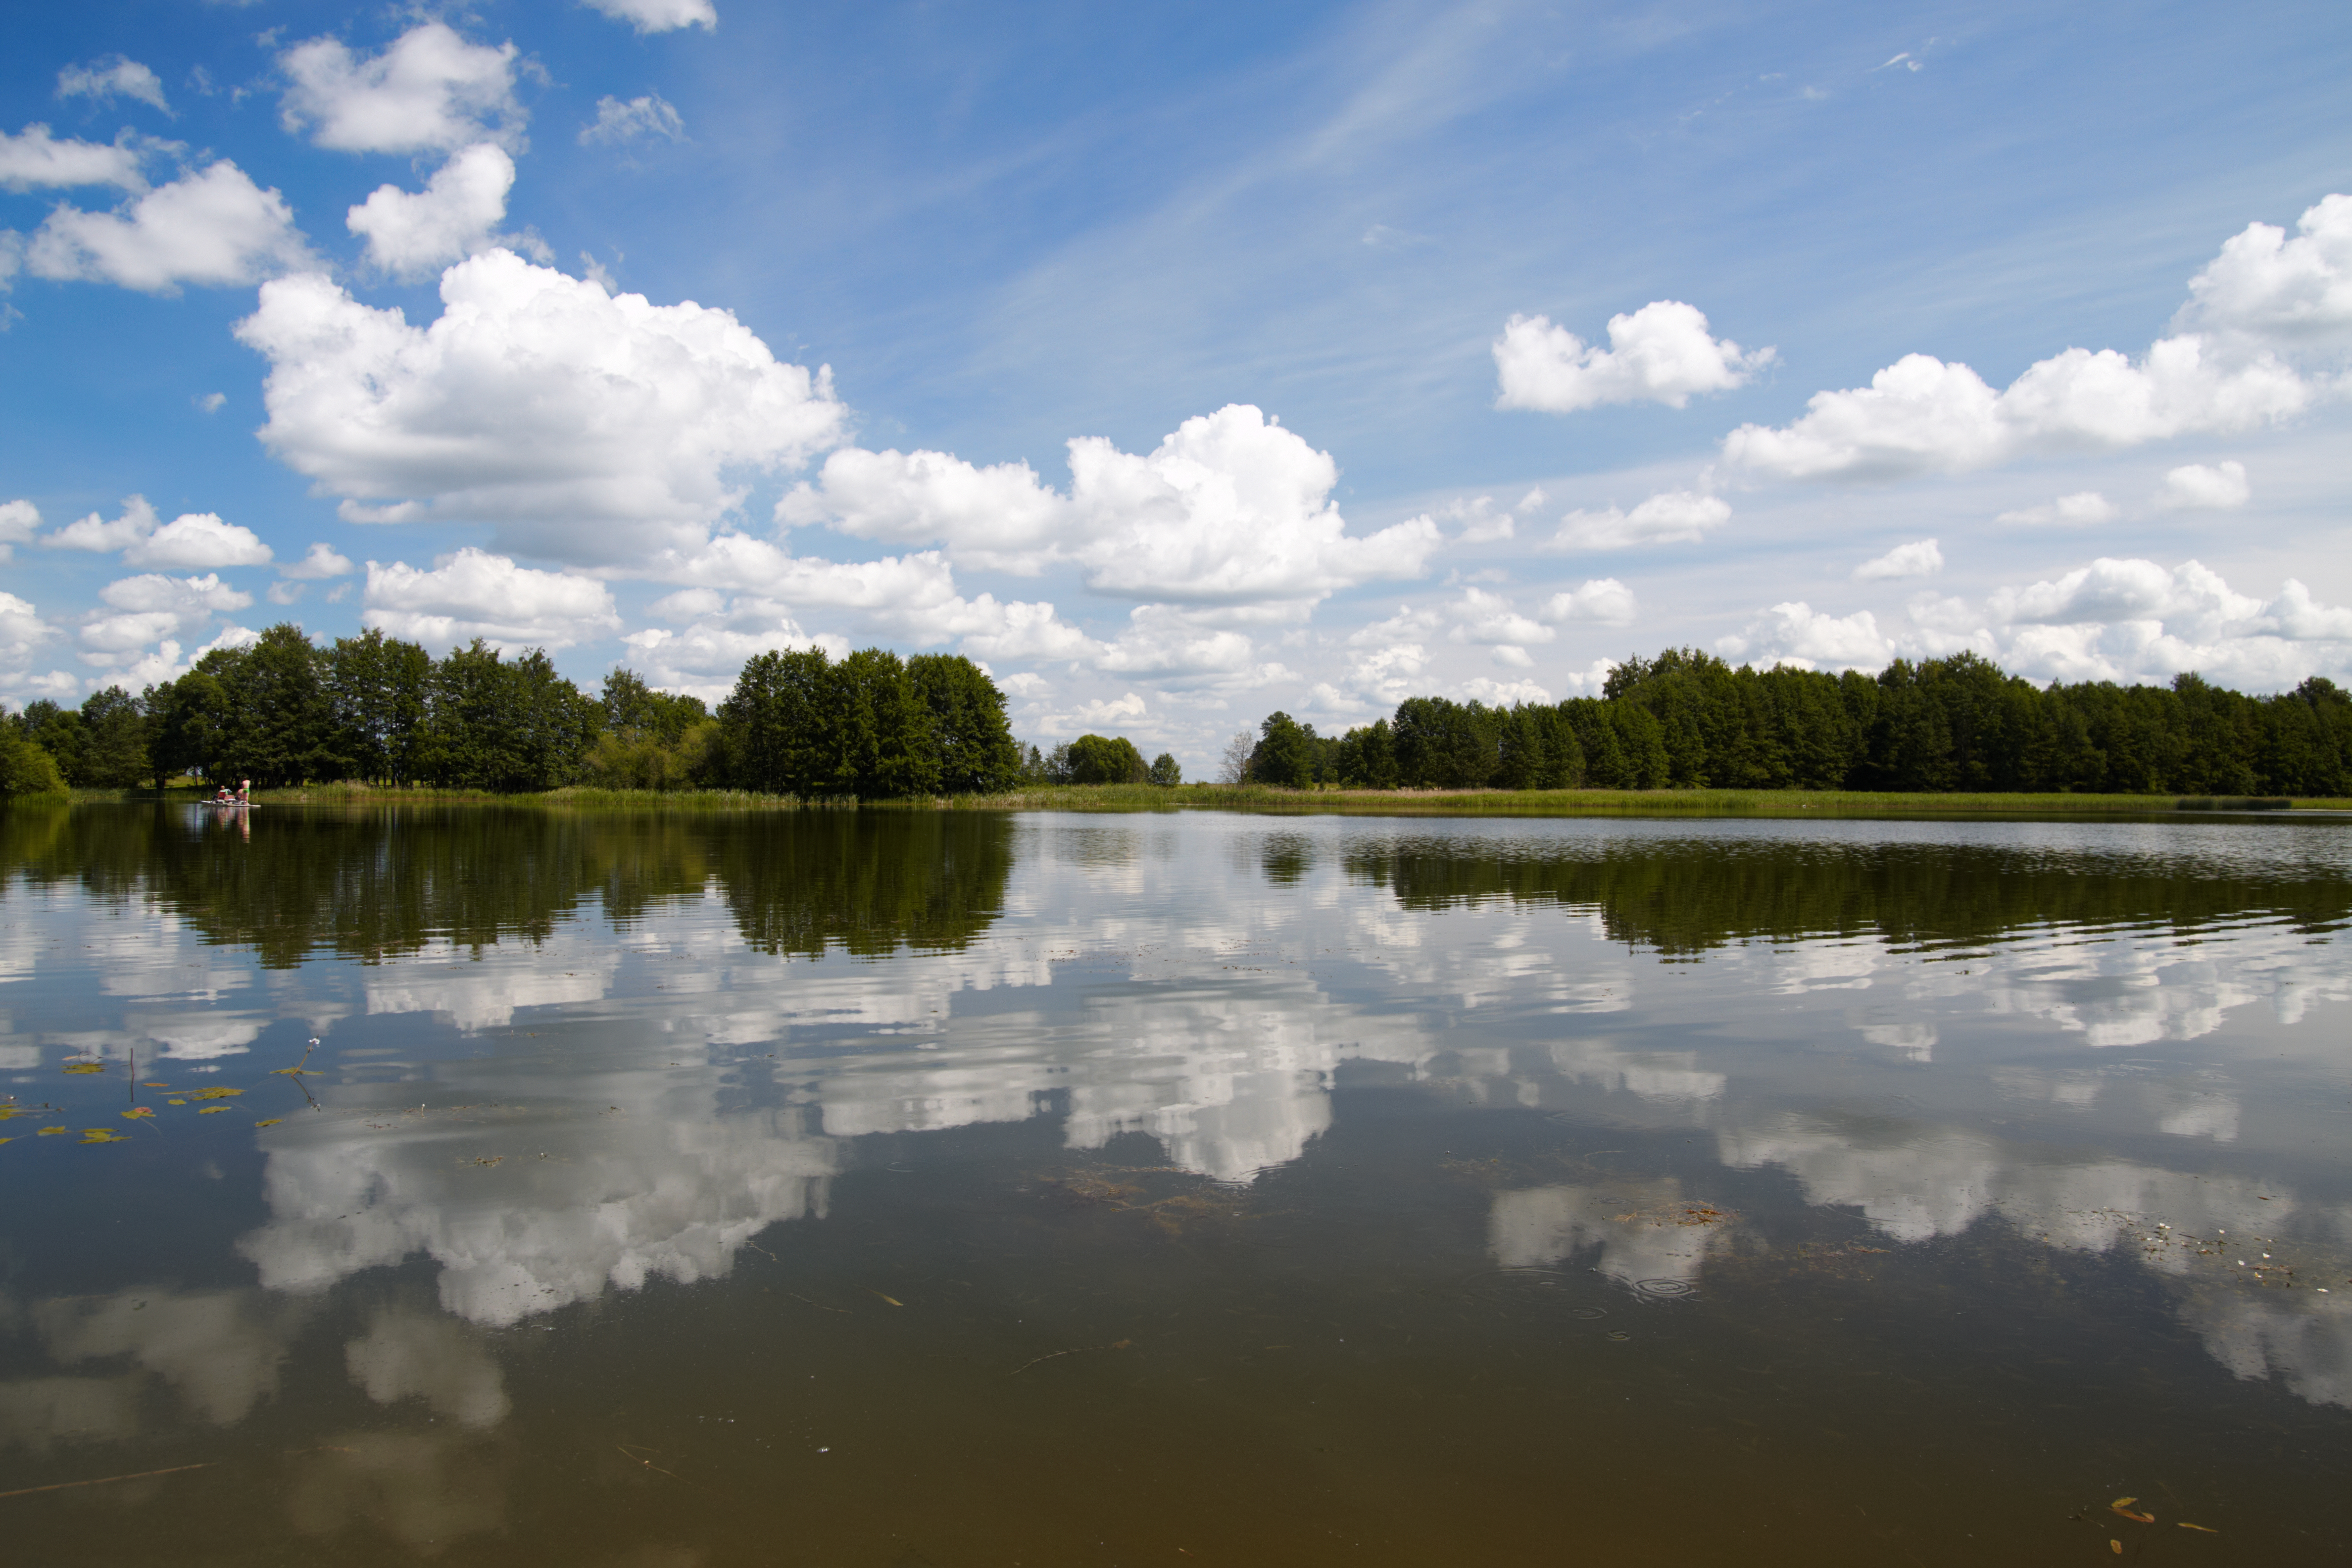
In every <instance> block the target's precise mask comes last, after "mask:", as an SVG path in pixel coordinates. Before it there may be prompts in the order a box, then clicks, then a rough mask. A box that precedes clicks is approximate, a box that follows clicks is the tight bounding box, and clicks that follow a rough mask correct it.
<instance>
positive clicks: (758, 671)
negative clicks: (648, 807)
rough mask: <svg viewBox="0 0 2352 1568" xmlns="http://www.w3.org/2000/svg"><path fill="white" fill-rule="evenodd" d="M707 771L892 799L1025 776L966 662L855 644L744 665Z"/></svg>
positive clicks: (1000, 719)
mask: <svg viewBox="0 0 2352 1568" xmlns="http://www.w3.org/2000/svg"><path fill="white" fill-rule="evenodd" d="M1121 743H1122V744H1124V743H1125V742H1121ZM1128 751H1129V754H1130V755H1132V754H1133V752H1134V747H1132V746H1129V747H1128ZM1033 757H1034V749H1033ZM1034 765H1036V766H1038V767H1041V768H1045V767H1049V766H1050V764H1049V763H1046V762H1045V760H1044V759H1034ZM1141 766H1142V764H1141V763H1140V761H1138V763H1137V769H1138V772H1139V773H1140V770H1141ZM706 771H707V772H708V773H709V776H710V777H711V779H712V780H713V782H719V783H724V784H731V785H733V786H734V787H736V788H738V789H753V790H767V791H772V792H774V793H777V794H782V795H801V796H803V797H805V798H809V799H814V800H823V799H838V798H845V797H856V798H858V799H863V800H891V799H901V798H905V797H908V796H913V795H940V794H948V795H969V794H973V793H977V792H987V791H992V790H1000V789H1008V788H1010V787H1012V786H1013V784H1017V783H1019V782H1020V780H1021V778H1022V776H1023V774H1024V773H1025V772H1026V771H1028V770H1027V767H1026V766H1025V765H1024V758H1023V756H1022V753H1021V749H1020V747H1019V746H1017V745H1016V744H1014V742H1013V731H1012V730H1011V729H1010V728H1009V727H1008V726H1007V725H1006V723H1005V719H1004V698H1003V693H1002V692H1000V691H998V690H997V689H996V683H995V682H994V681H992V680H990V679H988V676H987V673H986V672H985V671H983V670H982V669H981V668H980V667H979V666H978V665H976V664H973V663H972V662H971V660H970V659H967V658H954V657H950V656H947V655H937V654H934V655H919V656H917V657H916V658H911V659H901V658H899V657H898V655H897V654H895V653H890V652H887V650H885V649H882V648H866V649H865V650H863V651H862V652H858V653H853V654H851V655H850V656H849V657H848V658H845V659H843V660H842V661H841V662H840V663H838V664H835V663H834V662H833V661H832V660H830V659H829V658H826V657H825V654H824V650H823V649H822V648H810V649H806V650H803V651H796V652H785V653H763V654H759V655H756V656H755V657H753V658H752V659H751V661H750V662H749V663H747V664H746V665H745V666H744V667H743V673H742V676H741V678H740V679H738V680H737V681H736V683H735V689H734V691H733V693H732V694H731V695H730V696H729V697H728V699H727V700H726V701H725V702H722V703H721V704H719V730H718V735H717V739H716V743H715V746H714V748H713V751H712V753H711V762H710V763H709V766H708V768H707V770H706Z"/></svg>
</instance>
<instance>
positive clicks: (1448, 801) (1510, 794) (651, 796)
mask: <svg viewBox="0 0 2352 1568" xmlns="http://www.w3.org/2000/svg"><path fill="white" fill-rule="evenodd" d="M208 795H209V792H208V791H205V790H203V789H198V788H187V789H171V790H166V791H164V792H163V794H162V795H160V796H159V795H157V794H156V793H155V792H154V791H152V790H77V791H75V792H74V795H73V798H74V799H75V800H77V801H93V802H95V801H110V802H133V801H155V800H158V799H161V800H163V801H166V802H180V803H190V804H193V803H195V802H198V801H201V800H204V799H205V798H207V796H208ZM254 798H255V800H256V801H257V802H258V803H260V804H263V805H502V806H509V807H512V806H522V807H542V808H543V807H550V806H563V807H573V808H583V809H593V810H624V811H648V810H650V811H666V812H675V811H687V812H733V811H797V810H802V809H807V810H830V811H841V810H856V809H859V808H860V805H861V803H859V802H856V801H809V802H803V801H801V800H798V799H796V798H794V797H793V796H791V795H758V794H753V793H751V792H750V791H746V790H672V791H658V790H616V789H597V788H592V787H588V786H584V785H580V786H573V787H570V788H566V789H558V790H549V791H547V792H545V793H543V794H535V795H491V794H488V793H486V792H483V791H478V790H455V789H433V788H425V787H413V788H398V787H394V788H385V787H381V786H376V785H371V784H310V785H305V786H302V787H300V788H289V789H274V790H258V791H256V792H255V795H254ZM862 805H863V808H864V809H866V810H884V811H937V810H949V811H1116V812H1138V811H1184V810H1192V811H1202V810H1210V811H1253V812H1266V813H1272V814H1291V815H1298V816H1332V815H1348V816H1792V817H1794V816H1816V817H1818V816H1943V815H1976V816H2099V815H2105V816H2119V815H2125V816H2147V815H2148V814H2150V813H2173V812H2180V813H2197V812H2214V811H2225V812H2238V811H2279V812H2284V811H2290V810H2293V811H2315V810H2324V811H2345V810H2352V800H2294V801H2286V800H2283V799H2280V798H2277V797H2248V796H2189V797H2182V796H2178V795H1973V794H1959V795H1924V794H1922V795H1912V794H1903V793H1897V792H1892V791H1886V792H1864V791H1847V790H1607V789H1570V790H1458V791H1441V790H1350V789H1332V788H1325V789H1319V790H1292V789H1276V788H1272V787H1269V786H1266V785H1263V784H1240V785H1233V784H1187V785H1183V786H1181V787H1179V788H1175V789H1161V788H1158V787H1156V786H1154V785H1151V784H1043V785H1037V786H1034V787H1031V788H1024V789H1018V790H1011V791H1007V792H1005V793H1003V794H1001V795H956V796H950V797H942V798H938V799H916V800H886V801H867V802H864V803H862Z"/></svg>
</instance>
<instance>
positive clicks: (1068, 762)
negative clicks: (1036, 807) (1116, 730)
mask: <svg viewBox="0 0 2352 1568" xmlns="http://www.w3.org/2000/svg"><path fill="white" fill-rule="evenodd" d="M1063 768H1064V771H1065V772H1066V774H1067V775H1068V776H1067V777H1066V778H1065V779H1063V780H1062V781H1060V782H1062V783H1066V784H1142V783H1143V782H1145V781H1146V780H1147V779H1149V778H1150V776H1151V770H1150V768H1149V767H1147V766H1145V765H1144V762H1143V753H1142V752H1139V751H1137V750H1136V749H1135V742H1132V741H1130V740H1129V739H1128V738H1127V737H1126V736H1124V735H1119V736H1116V737H1108V738H1107V737H1105V736H1101V735H1081V736H1079V737H1078V738H1077V739H1076V740H1075V741H1072V742H1070V744H1069V747H1068V750H1067V752H1066V758H1065V761H1064V763H1063Z"/></svg>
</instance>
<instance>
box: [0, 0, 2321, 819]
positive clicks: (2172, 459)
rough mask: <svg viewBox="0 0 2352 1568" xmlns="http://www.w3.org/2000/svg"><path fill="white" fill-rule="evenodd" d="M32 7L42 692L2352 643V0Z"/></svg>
mask: <svg viewBox="0 0 2352 1568" xmlns="http://www.w3.org/2000/svg"><path fill="white" fill-rule="evenodd" d="M10 37H11V40H12V42H11V47H10V48H9V49H8V50H7V51H6V52H5V57H0V324H5V331H0V366H5V370H0V700H4V701H5V702H7V703H9V704H10V705H12V706H15V705H21V704H22V703H24V702H26V701H28V700H36V699H38V698H43V697H47V698H52V699H55V700H60V701H67V702H79V700H81V699H82V698H84V697H85V696H87V695H88V694H89V693H90V692H91V691H94V690H97V689H103V688H104V687H106V686H109V685H122V686H125V687H127V688H129V689H132V690H134V691H135V690H136V689H139V688H141V687H142V686H144V685H146V684H148V683H150V682H154V681H160V680H164V679H171V678H172V677H173V676H175V675H176V674H178V673H179V672H181V671H183V670H184V669H185V668H188V666H189V665H190V663H191V662H193V661H194V659H196V658H200V657H202V655H203V653H204V652H205V650H206V649H208V648H212V647H223V646H233V645H236V644H237V643H240V642H243V641H246V640H248V639H250V638H251V637H254V636H255V635H257V632H258V631H259V630H260V629H261V628H263V627H265V626H270V625H272V624H275V623H276V622H278V621H283V620H292V621H296V622H299V624H300V625H301V626H303V627H304V628H305V629H306V630H307V631H309V632H310V633H311V634H312V635H313V636H314V637H347V636H351V635H352V634H354V633H356V632H357V631H359V630H361V629H362V627H365V626H377V627H381V628H383V630H384V631H385V632H386V633H388V634H391V635H396V636H400V637H409V638H413V639H415V640H418V641H421V642H423V643H425V645H426V646H427V647H430V648H431V649H432V650H433V651H434V652H436V654H437V653H440V652H444V651H446V649H447V648H448V647H452V646H455V645H457V644H459V643H462V642H464V641H467V640H469V639H471V638H474V637H483V638H487V639H488V640H489V641H491V642H493V643H495V644H498V645H499V646H500V647H506V648H509V649H515V650H520V649H523V648H527V647H545V648H547V649H548V650H549V651H550V653H551V655H552V656H553V658H555V660H556V662H557V664H558V666H559V668H562V669H563V670H564V671H565V672H566V673H568V674H570V675H572V677H573V678H574V679H579V680H580V681H582V682H583V684H584V685H588V686H590V687H592V688H593V685H594V684H595V683H596V682H597V681H598V680H599V679H601V678H602V676H603V675H604V672H605V671H607V670H609V669H611V668H614V666H615V665H626V666H628V667H630V668H635V669H637V670H639V671H640V672H642V673H643V674H644V675H646V678H647V679H651V680H653V681H655V682H656V683H657V684H660V685H664V686H667V687H670V688H673V689H685V690H691V691H694V692H696V693H698V694H699V695H701V696H703V697H704V698H706V699H708V700H718V699H719V698H721V697H723V696H724V695H725V693H726V691H727V690H728V689H729V688H730V686H731V685H732V683H733V680H734V678H735V675H736V672H737V671H738V670H739V669H740V668H741V665H742V663H743V661H744V659H745V658H748V657H750V656H751V654H753V653H756V652H759V651H761V650H762V649H766V648H772V647H808V646H811V645H815V646H821V647H826V648H828V649H829V650H831V651H833V652H835V653H841V652H845V651H847V650H849V649H851V648H856V647H869V646H875V645H880V646H884V647H893V648H896V649H898V650H899V651H901V652H903V653H914V652H919V651H946V652H954V653H962V654H966V655H969V656H970V657H971V658H975V659H977V660H979V661H980V662H982V664H983V665H985V666H986V667H987V668H988V669H989V670H990V671H991V672H992V674H993V675H994V676H995V677H996V679H998V681H999V683H1000V684H1001V685H1002V686H1003V687H1004V689H1006V691H1007V693H1008V696H1009V700H1010V703H1011V710H1012V715H1013V724H1014V728H1015V730H1016V731H1017V732H1018V733H1019V734H1020V735H1021V736H1022V737H1023V738H1024V740H1030V741H1034V742H1039V743H1041V744H1045V745H1051V744H1052V743H1054V742H1056V741H1059V740H1065V739H1068V738H1071V737H1073V736H1076V735H1077V734H1079V733H1082V732H1085V731H1097V732H1102V733H1116V734H1124V735H1127V736H1129V738H1131V739H1133V740H1134V741H1135V742H1137V743H1138V745H1139V746H1140V747H1142V748H1143V749H1144V751H1145V752H1146V754H1150V753H1152V752H1158V751H1160V750H1167V751H1170V752H1173V753H1174V754H1175V755H1176V756H1177V757H1178V759H1179V760H1180V761H1181V762H1182V763H1183V764H1184V766H1185V768H1186V770H1187V773H1188V774H1191V775H1192V776H1201V775H1202V774H1204V773H1207V772H1209V771H1211V770H1212V769H1213V765H1214V761H1215V759H1216V757H1217V756H1218V754H1219V752H1221V751H1222V749H1223V744H1224V742H1225V741H1226V740H1227V739H1228V738H1229V737H1231V736H1232V735H1233V734H1234V732H1235V731H1237V730H1240V729H1244V728H1252V729H1254V728H1255V726H1256V724H1257V723H1258V721H1260V720H1261V719H1263V718H1264V717H1265V715H1266V714H1267V713H1269V712H1271V711H1273V710H1277V709H1279V710H1285V711H1287V712H1289V713H1291V714H1293V715H1294V716H1295V717H1297V718H1300V719H1302V720H1306V721H1311V722H1313V723H1315V724H1316V725H1317V726H1318V728H1322V729H1327V730H1344V729H1346V728H1347V727H1349V726H1351V725H1354V724H1360V723H1366V722H1370V721H1371V720H1372V719H1374V718H1376V717H1378V716H1381V715H1382V714H1385V713H1386V712H1388V711H1389V710H1391V709H1392V708H1393V707H1394V705H1395V704H1396V702H1397V701H1399V700H1401V699H1402V698H1404V697H1407V696H1414V695H1445V696H1452V697H1455V698H1459V699H1471V698H1475V699H1478V700H1485V701H1489V702H1511V701H1517V700H1559V699H1561V698H1565V697H1570V696H1578V695H1584V694H1590V693H1593V692H1596V691H1597V690H1598V689H1599V688H1600V685H1601V681H1602V680H1603V679H1604V678H1605V676H1606V672H1607V670H1608V668H1609V667H1610V665H1611V663H1612V661H1613V660H1619V659H1622V658H1626V657H1628V656H1630V655H1633V654H1643V655H1646V654H1651V653H1654V652H1656V651H1657V650H1658V649H1660V648H1662V647H1669V646H1673V647H1699V648H1703V649H1706V650H1708V651H1711V652H1714V653H1717V654H1719V655H1721V656H1723V657H1725V658H1729V659H1731V660H1733V661H1734V662H1735V663H1753V664H1757V665H1759V666H1761V665H1769V664H1771V663H1774V662H1795V663H1801V664H1805V665H1808V666H1811V667H1813V668H1824V669H1843V668H1861V669H1866V670H1875V669H1877V668H1881V667H1882V666H1884V665H1885V663H1886V662H1887V661H1889V660H1890V659H1893V658H1932V657H1941V656H1946V655H1949V654H1953V653H1957V652H1960V651H1963V650H1974V651H1976V652H1978V653H1980V654H1982V655H1984V656H1985V657H1987V658H1992V659H1994V660H1996V661H1997V662H1999V663H2000V664H2001V665H2002V666H2003V667H2004V668H2009V669H2011V670H2014V671H2016V672H2018V673H2020V674H2022V675H2026V676H2029V677H2031V678H2032V679H2037V680H2051V679H2063V680H2069V681H2074V680H2085V679H2115V680H2125V681H2132V680H2144V681H2165V680H2169V679H2171V678H2172V677H2173V676H2175V675H2176V674H2179V673H2180V672H2182V671H2185V670H2196V671H2200V672H2201V673H2203V674H2204V675H2206V676H2207V677H2209V678H2210V679H2215V680H2217V681H2221V682H2223V683H2225V684H2229V685H2233V686H2237V687H2240V688H2242V689H2249V690H2263V691H2270V690H2281V689H2287V688H2291V687H2293V686H2294V685H2295V684H2296V683H2297V682H2299V681H2301V680H2303V679H2305V678H2307V677H2309V676H2312V675H2315V674H2317V675H2326V676H2328V677H2330V678H2331V679H2336V680H2338V681H2343V682H2347V683H2352V549H2347V544H2352V528H2347V522H2352V462H2347V459H2346V458H2345V456H2344V454H2346V453H2347V452H2352V439H2348V438H2347V437H2352V194H2347V193H2352V115H2347V113H2346V111H2345V108H2344V88H2343V83H2344V81H2345V79H2346V77H2347V67H2352V11H2347V9H2346V8H2344V7H2342V6H2340V5H2264V4H2252V5H2242V6H2235V7H2214V6H2191V5H2136V6H2101V7H2051V6H2047V5H2002V4H1975V5H1883V4H1882V5H1773V4H1769V3H1758V0H1748V3H1746V4H1741V5H1706V4H1685V5H1592V6H1577V5H1517V4H1512V3H1508V0H1489V3H1486V4H1478V5H1435V4H1389V5H1376V4H1374V5H1317V4H1311V3H1302V4H1296V5H1287V6H1280V7H1266V6H1263V5H1227V4H1221V3H1214V0H1187V3H1186V4H1182V5H1173V4H1158V3H1152V0H1139V3H1136V4H1130V5H1119V6H1107V5H1075V4H1036V5H1017V6H1013V5H1001V4H1000V5H960V4H952V3H936V0H935V3H929V4H896V3H890V0H866V3H864V4H858V5H756V6H755V5H747V4H743V3H741V0H583V3H579V4H563V3H550V4H484V5H473V6H447V7H436V6H433V5H401V6H385V7H377V8H363V9H354V8H351V7H348V6H337V5H310V4H297V3H294V0H254V3H252V4H245V5H235V4H220V3H214V4H206V3H204V0H121V3H116V4H100V5H90V6H83V7H42V8H39V9H38V10H37V11H31V12H27V13H26V14H24V15H22V16H19V17H18V19H17V20H16V22H14V23H12V24H11V28H10ZM2331 453H2332V454H2335V456H2334V457H2333V458H2331V457H2330V454H2331Z"/></svg>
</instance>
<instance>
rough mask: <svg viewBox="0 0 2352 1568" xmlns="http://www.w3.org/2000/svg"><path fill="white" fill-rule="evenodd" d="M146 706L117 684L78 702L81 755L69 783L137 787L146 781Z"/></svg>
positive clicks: (101, 786) (114, 787)
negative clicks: (80, 702) (80, 703)
mask: <svg viewBox="0 0 2352 1568" xmlns="http://www.w3.org/2000/svg"><path fill="white" fill-rule="evenodd" d="M74 773H75V776H74V778H73V779H72V781H71V782H72V783H73V784H75V785H76V786H77V787H79V788H82V789H136V788H138V787H139V786H140V785H141V784H145V783H146V782H147V779H148V776H149V773H150V770H149V767H148V764H147V709H146V706H145V704H143V703H142V702H141V701H140V700H139V699H137V698H135V697H133V696H131V693H129V692H127V691H125V690H123V689H122V688H121V687H120V686H110V687H108V688H107V689H105V690H103V691H98V692H93V693H91V694H90V696H89V699H88V700H86V701H84V702H83V703H82V705H81V755H80V756H79V758H78V759H77V760H76V763H75V768H74Z"/></svg>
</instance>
